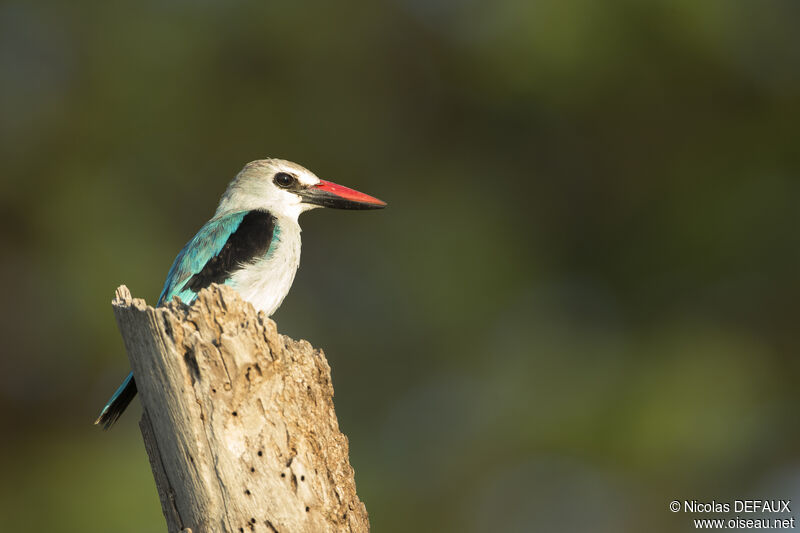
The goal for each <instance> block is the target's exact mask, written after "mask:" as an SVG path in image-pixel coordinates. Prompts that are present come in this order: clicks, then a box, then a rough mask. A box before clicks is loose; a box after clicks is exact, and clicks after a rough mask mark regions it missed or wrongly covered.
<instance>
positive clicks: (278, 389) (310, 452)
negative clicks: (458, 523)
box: [112, 285, 369, 533]
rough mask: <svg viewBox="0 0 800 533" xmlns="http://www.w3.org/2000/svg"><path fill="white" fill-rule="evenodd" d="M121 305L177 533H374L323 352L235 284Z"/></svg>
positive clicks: (159, 477)
mask: <svg viewBox="0 0 800 533" xmlns="http://www.w3.org/2000/svg"><path fill="white" fill-rule="evenodd" d="M112 304H113V307H114V313H115V315H116V318H117V323H118V325H119V328H120V331H121V333H122V336H123V339H124V342H125V348H126V350H127V352H128V357H129V359H130V362H131V366H132V368H133V374H134V377H135V379H136V384H137V387H138V389H139V395H140V398H141V401H142V405H143V408H144V415H143V417H142V421H141V424H140V425H141V429H142V436H143V438H144V440H145V446H146V449H147V453H148V456H149V457H150V463H151V467H152V469H153V475H154V478H155V480H156V486H157V489H158V493H159V497H160V499H161V505H162V510H163V511H164V516H165V518H166V520H167V527H168V530H169V531H171V532H178V531H188V530H191V531H192V532H194V533H204V532H217V531H226V532H233V533H237V532H240V533H241V532H245V531H265V532H270V533H271V532H275V531H278V532H281V533H285V532H305V531H309V532H318V531H320V532H322V531H353V532H363V531H369V521H368V517H367V511H366V508H365V507H364V504H363V503H361V501H360V500H359V499H358V496H357V494H356V488H355V481H354V478H353V469H352V468H351V466H350V463H349V459H348V443H347V438H346V437H345V436H344V435H343V434H342V433H341V432H340V431H339V424H338V421H337V419H336V413H335V411H334V406H333V386H332V384H331V376H330V367H329V366H328V362H327V360H326V359H325V355H324V354H323V353H322V351H321V350H315V349H314V348H313V347H312V346H311V345H310V344H309V343H308V342H306V341H295V340H292V339H290V338H289V337H286V336H284V335H280V334H279V333H278V330H277V327H276V325H275V323H274V322H273V321H272V320H270V319H269V318H267V317H266V316H265V315H264V314H263V313H260V312H258V313H257V312H256V311H255V309H254V308H253V307H252V305H250V304H249V303H247V302H245V301H243V300H242V299H241V297H240V296H239V295H238V293H236V292H235V291H234V290H233V289H231V288H229V287H225V286H218V285H212V286H211V287H209V288H208V289H204V290H203V291H201V292H200V294H199V295H198V297H197V300H195V302H194V303H193V304H192V305H191V306H187V305H184V304H182V303H181V302H179V301H178V300H175V301H173V302H169V303H168V304H167V305H165V306H163V307H160V308H153V307H150V306H148V305H147V304H146V303H145V302H144V300H141V299H138V298H133V297H132V296H131V294H130V292H129V291H128V289H127V288H126V287H125V286H121V287H120V288H118V289H117V293H116V298H115V299H114V301H113V302H112Z"/></svg>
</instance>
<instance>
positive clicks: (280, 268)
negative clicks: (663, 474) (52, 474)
mask: <svg viewBox="0 0 800 533" xmlns="http://www.w3.org/2000/svg"><path fill="white" fill-rule="evenodd" d="M317 207H331V208H336V209H380V208H383V207H386V202H384V201H382V200H378V199H377V198H373V197H372V196H369V195H367V194H364V193H362V192H359V191H356V190H353V189H349V188H347V187H343V186H342V185H337V184H336V183H331V182H330V181H325V180H321V179H319V178H318V177H317V176H315V175H314V174H313V173H312V172H311V171H309V170H307V169H305V168H303V167H302V166H300V165H298V164H296V163H292V162H291V161H285V160H282V159H259V160H256V161H251V162H250V163H247V164H246V165H245V166H244V168H243V169H242V170H241V171H240V172H239V173H238V174H237V175H236V177H235V178H234V179H233V181H231V182H230V184H229V185H228V188H227V189H226V190H225V193H224V194H223V195H222V198H221V199H220V202H219V206H218V207H217V210H216V212H215V213H214V216H213V217H212V218H211V220H209V221H208V222H206V223H205V225H203V227H202V228H200V230H199V231H198V232H197V234H195V236H194V237H192V239H191V240H190V241H189V242H188V243H186V246H184V247H183V249H182V250H181V251H180V252H179V253H178V256H177V257H176V258H175V261H174V262H173V263H172V267H171V268H170V269H169V272H168V273H167V280H166V282H165V283H164V288H163V290H162V291H161V295H160V296H159V297H158V303H157V304H156V306H161V305H163V304H165V303H166V302H169V301H171V300H172V299H173V298H174V297H176V296H177V297H178V298H179V299H180V300H181V301H183V302H184V303H186V304H189V303H191V302H192V301H193V300H194V299H195V298H196V297H197V293H198V292H200V290H201V289H203V288H205V287H208V286H209V285H211V284H212V283H219V284H225V285H229V286H231V287H232V288H233V289H234V290H236V291H237V292H238V293H239V294H240V295H241V296H242V297H243V298H244V299H245V300H247V301H248V302H250V303H251V304H253V306H254V307H255V308H256V309H260V310H262V311H264V312H265V313H266V314H267V316H270V315H272V314H273V313H274V312H275V311H276V310H277V309H278V307H280V305H281V303H282V302H283V299H284V298H285V297H286V294H287V293H288V292H289V288H290V287H291V286H292V282H293V281H294V276H295V274H296V273H297V268H298V266H299V265H300V224H299V223H298V221H297V219H298V217H299V216H300V214H301V213H303V212H304V211H308V210H310V209H314V208H317ZM134 396H136V382H135V381H134V379H133V373H130V374H128V377H127V378H125V381H123V382H122V385H120V386H119V388H118V389H117V390H116V392H115V393H114V394H113V395H112V396H111V399H110V400H109V401H108V403H107V404H106V406H105V407H103V410H102V411H101V412H100V416H99V417H97V420H95V422H94V423H95V424H102V425H103V428H104V429H109V428H110V427H111V426H112V425H113V424H114V422H116V421H117V419H118V418H119V417H120V415H121V414H122V412H123V411H125V408H126V407H128V404H129V403H130V402H131V400H133V398H134Z"/></svg>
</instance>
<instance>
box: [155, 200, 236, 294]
mask: <svg viewBox="0 0 800 533" xmlns="http://www.w3.org/2000/svg"><path fill="white" fill-rule="evenodd" d="M246 214H247V211H239V212H236V213H230V214H227V215H223V216H221V217H215V218H212V219H211V220H209V221H208V222H206V223H205V225H204V226H203V227H202V228H200V231H198V232H197V234H196V235H195V236H194V237H192V239H191V240H190V241H189V242H188V243H186V246H184V247H183V249H182V250H181V251H180V252H179V253H178V257H176V258H175V262H174V263H172V268H170V269H169V273H168V274H167V281H166V282H165V283H164V289H163V290H162V291H161V296H159V297H158V304H157V305H163V304H164V303H166V302H169V301H170V300H172V298H173V297H175V296H177V297H178V298H180V299H181V300H182V301H183V302H184V303H187V304H188V303H191V302H192V300H194V299H195V297H196V296H197V294H196V293H195V292H194V291H193V290H191V289H189V288H187V287H185V285H186V282H187V281H189V280H190V279H191V278H192V276H194V275H195V274H197V273H198V272H200V271H201V270H202V269H203V267H204V266H205V264H206V263H207V262H208V261H209V260H210V259H211V258H213V257H215V256H216V255H217V254H219V253H220V251H221V250H222V248H223V247H224V246H225V243H226V242H228V238H229V237H230V236H231V235H232V234H233V233H234V232H235V231H236V230H237V229H238V228H239V225H240V224H241V223H242V219H244V217H245V215H246Z"/></svg>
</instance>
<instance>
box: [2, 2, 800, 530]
mask: <svg viewBox="0 0 800 533" xmlns="http://www.w3.org/2000/svg"><path fill="white" fill-rule="evenodd" d="M799 23H800V4H798V3H797V2H795V1H793V0H786V1H767V2H746V1H742V2H732V1H712V0H708V1H705V0H704V1H698V0H668V1H667V0H662V1H658V0H653V1H649V2H641V1H637V0H617V1H612V2H594V1H591V0H578V1H575V0H569V1H533V0H529V1H528V0H495V1H492V2H488V1H480V0H463V1H457V0H383V1H373V0H355V1H353V2H347V3H341V2H322V1H316V2H291V1H276V2H238V1H237V2H221V1H213V0H204V1H200V2H189V1H179V0H173V1H155V0H143V1H139V2H127V3H124V4H120V3H115V2H85V1H76V2H60V1H56V0H52V1H46V0H45V1H36V2H30V1H26V0H7V1H4V2H3V3H2V4H0V77H1V79H0V154H1V155H0V171H1V175H2V179H0V220H2V224H1V225H0V246H1V247H2V254H0V275H2V279H3V281H4V283H3V296H4V298H3V305H2V307H0V338H2V348H1V349H0V350H1V351H2V357H1V358H0V427H1V428H2V429H0V435H2V437H0V472H2V475H0V529H2V530H3V531H44V530H48V531H68V532H69V531H75V532H83V533H91V532H107V531H116V532H142V531H163V530H164V529H165V525H164V521H163V518H162V516H161V510H160V507H159V503H158V498H157V494H156V490H155V487H154V484H153V482H152V479H151V474H150V469H149V466H148V463H147V458H146V455H145V451H144V449H143V446H142V443H141V439H140V436H139V434H138V427H137V421H138V417H139V414H140V408H139V406H138V402H135V405H134V407H133V408H132V409H131V410H130V411H131V412H129V413H127V414H126V416H125V417H124V418H123V419H122V420H121V422H120V423H119V424H118V426H117V427H115V428H114V430H113V431H111V432H108V433H104V432H102V431H100V430H99V429H98V428H97V427H94V426H92V424H91V422H92V420H93V419H94V417H95V416H96V414H97V412H98V410H99V408H100V407H101V406H102V405H103V403H104V402H105V401H106V399H107V397H108V396H109V394H110V393H111V392H112V391H113V390H114V388H115V387H116V386H117V384H118V382H119V380H120V379H121V378H122V377H123V376H124V375H125V374H126V372H127V371H128V364H127V358H126V356H125V353H124V350H123V346H122V342H121V339H120V336H119V334H118V331H117V328H116V324H115V322H114V317H113V314H112V311H111V306H110V300H111V298H112V296H113V293H114V289H115V288H116V287H117V286H118V285H119V284H122V283H125V284H127V285H128V286H129V287H130V288H131V290H132V291H133V292H134V294H135V295H137V296H140V297H144V298H146V299H147V300H148V301H149V302H151V303H152V302H154V301H155V299H156V298H157V296H158V294H159V292H160V290H161V286H162V283H163V281H164V277H165V275H166V272H167V270H168V268H169V266H170V264H171V263H172V260H173V258H174V257H175V254H176V253H177V251H178V250H179V249H180V248H181V247H182V246H183V244H184V243H185V242H186V241H187V240H188V239H189V238H190V237H191V236H192V235H193V234H194V232H195V231H196V230H197V229H198V228H199V227H200V226H201V225H202V224H203V222H205V220H206V219H207V218H208V217H209V216H210V215H211V214H212V212H213V211H214V208H215V207H216V202H217V200H218V198H219V196H220V194H221V193H222V191H223V190H224V188H225V186H226V184H227V182H228V181H229V180H230V179H231V178H232V177H233V175H234V174H235V173H236V172H237V171H238V170H239V168H240V167H241V166H242V165H243V164H244V163H245V162H247V161H250V160H252V159H257V158H262V157H266V156H279V157H283V158H287V159H292V160H295V161H297V162H299V163H301V164H304V165H306V166H308V167H309V168H311V169H312V170H314V171H315V172H316V173H317V174H318V175H319V176H321V177H323V178H325V179H330V180H333V181H337V182H340V183H342V184H345V185H349V186H351V187H355V188H358V189H361V190H363V191H365V192H367V193H370V194H373V195H375V196H378V197H380V198H382V199H385V200H387V201H388V202H389V204H390V205H389V208H388V209H386V210H384V211H381V212H368V213H352V212H322V211H314V212H312V213H310V214H307V215H304V217H303V219H302V222H303V227H304V230H305V231H304V252H303V253H304V257H303V261H302V265H301V268H300V271H299V274H298V276H297V279H296V281H295V286H294V288H293V289H292V292H291V293H290V295H289V297H288V298H287V300H286V301H285V303H284V305H283V307H282V308H281V309H280V310H279V311H278V312H277V314H276V315H275V319H276V320H277V322H278V326H279V329H280V330H281V331H282V332H284V333H287V334H289V335H292V336H294V337H298V338H305V339H308V340H310V341H311V342H312V343H313V344H314V345H316V346H318V347H321V348H323V349H324V350H325V352H326V354H327V356H328V358H329V360H330V363H331V366H332V368H333V380H334V386H335V389H336V407H337V412H338V416H339V420H340V424H341V427H342V429H343V431H344V432H345V433H346V434H347V435H348V436H349V438H350V445H351V461H352V464H353V466H354V468H355V471H356V482H357V485H358V492H359V495H360V497H361V498H362V500H363V501H364V502H365V503H366V506H367V509H368V511H369V513H370V517H371V521H372V524H373V528H374V530H375V531H380V532H399V531H463V532H484V531H512V532H516V531H567V532H583V531H593V532H625V531H631V532H634V531H654V532H661V531H689V530H691V528H690V525H689V520H690V518H691V517H690V516H688V515H684V514H683V513H679V514H673V513H670V512H669V511H668V510H667V504H668V502H669V501H670V500H672V499H680V500H683V499H699V500H701V501H704V500H711V499H716V500H717V501H725V500H727V499H732V498H758V497H761V498H764V497H775V498H778V497H779V498H784V499H785V498H790V497H796V498H797V501H798V504H796V505H800V427H798V422H797V406H798V401H799V400H800V393H798V387H797V382H798V378H797V376H798V372H800V361H798V358H797V356H798V348H799V347H800V346H799V344H800V343H799V341H798V301H800V276H798V269H799V268H800V237H799V236H798V235H799V232H798V229H800V214H799V213H800V210H799V209H798V205H799V204H800V181H798V173H799V172H800V150H798V124H800V31H798V24H799ZM798 519H800V516H798Z"/></svg>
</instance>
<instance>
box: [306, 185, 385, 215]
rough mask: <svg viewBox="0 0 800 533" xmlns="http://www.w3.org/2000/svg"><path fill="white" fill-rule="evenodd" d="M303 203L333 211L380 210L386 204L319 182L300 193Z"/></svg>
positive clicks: (351, 190) (370, 197)
mask: <svg viewBox="0 0 800 533" xmlns="http://www.w3.org/2000/svg"><path fill="white" fill-rule="evenodd" d="M300 195H301V196H302V197H303V202H304V203H307V204H313V205H321V206H323V207H332V208H335V209H381V208H383V207H386V202H384V201H383V200H378V199H377V198H374V197H372V196H370V195H368V194H364V193H363V192H359V191H356V190H354V189H350V188H348V187H345V186H343V185H338V184H336V183H331V182H330V181H325V180H320V181H319V183H317V184H316V185H312V186H311V187H308V188H307V189H304V190H303V191H301V192H300Z"/></svg>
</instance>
